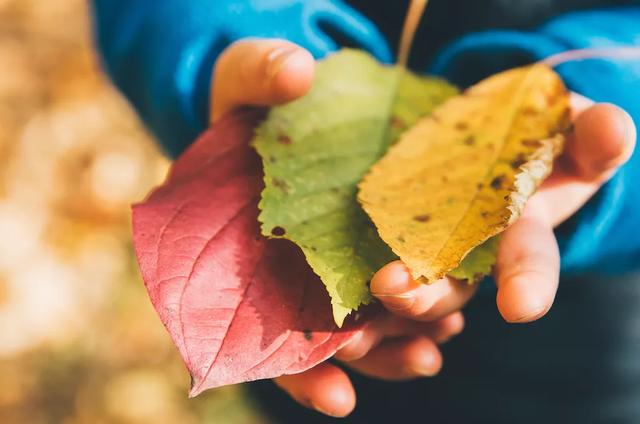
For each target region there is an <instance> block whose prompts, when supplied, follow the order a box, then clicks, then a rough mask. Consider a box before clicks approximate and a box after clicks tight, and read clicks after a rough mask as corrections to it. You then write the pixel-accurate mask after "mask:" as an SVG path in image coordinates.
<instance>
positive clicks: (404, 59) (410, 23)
mask: <svg viewBox="0 0 640 424" xmlns="http://www.w3.org/2000/svg"><path fill="white" fill-rule="evenodd" d="M428 4H429V0H411V4H410V5H409V10H407V17H406V18H405V21H404V27H403V29H402V38H401V39H400V47H399V49H398V65H400V66H401V67H403V68H406V67H407V64H408V63H409V54H410V52H411V46H412V45H413V39H414V38H415V36H416V30H417V29H418V24H419V23H420V20H421V19H422V16H423V15H424V11H425V9H426V8H427V5H428Z"/></svg>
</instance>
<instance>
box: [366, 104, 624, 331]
mask: <svg viewBox="0 0 640 424" xmlns="http://www.w3.org/2000/svg"><path fill="white" fill-rule="evenodd" d="M572 106H573V113H574V130H573V132H572V134H570V136H569V138H568V140H567V145H566V148H565V152H564V154H563V155H562V156H561V157H560V158H559V159H558V160H557V162H556V164H555V168H554V172H553V174H552V175H551V176H550V177H549V179H548V180H547V181H545V183H544V184H543V185H542V187H541V188H540V190H539V191H538V192H537V193H536V194H535V195H534V196H533V197H532V198H531V199H530V201H529V202H528V203H527V207H526V209H525V212H524V214H523V216H522V218H521V219H520V220H519V221H517V222H516V223H515V224H514V225H513V226H512V227H511V228H509V229H508V230H507V231H505V233H504V234H503V236H502V239H501V241H500V246H499V251H498V261H497V264H496V271H495V279H496V283H497V286H498V294H497V304H498V309H499V310H500V313H501V314H502V316H503V318H504V319H505V320H506V321H508V322H511V323H526V322H531V321H534V320H537V319H539V318H541V317H542V316H544V315H545V314H546V313H547V312H548V311H549V309H550V308H551V305H552V304H553V300H554V298H555V294H556V291H557V289H558V281H559V274H560V254H559V251H558V245H557V243H556V239H555V236H554V234H553V228H554V227H555V226H557V225H559V224H561V223H562V222H564V221H565V220H566V219H568V218H569V217H571V216H572V215H573V214H574V213H575V212H576V211H578V210H579V209H580V208H581V207H582V206H583V205H584V204H585V203H586V202H587V201H588V200H589V199H590V198H591V197H592V196H593V195H594V194H595V193H596V192H597V191H598V189H599V188H600V187H601V186H602V184H604V183H605V182H606V181H607V180H608V179H609V178H610V177H611V176H612V175H613V174H614V172H615V171H616V169H617V168H619V167H620V166H621V165H622V164H624V163H625V162H626V161H627V160H628V159H629V158H630V157H631V154H632V152H633V149H634V146H635V140H636V129H635V126H634V123H633V120H632V119H631V117H630V116H629V115H628V114H627V113H626V112H624V111H623V110H621V109H620V108H618V107H616V106H613V105H610V104H600V105H594V104H593V102H591V101H590V100H588V99H586V98H584V97H582V96H579V95H575V94H574V95H573V97H572ZM371 290H372V292H373V294H374V295H375V296H377V297H378V298H379V299H380V300H381V301H382V303H383V304H384V305H385V307H386V308H387V309H388V310H390V311H393V312H395V313H397V314H398V315H400V316H404V317H407V318H410V319H419V320H427V321H428V320H432V319H437V318H439V317H442V316H444V315H446V314H450V313H452V312H453V311H456V310H459V309H461V308H462V307H463V306H464V304H465V303H466V302H467V301H468V300H469V299H470V297H471V295H472V291H471V290H470V289H469V288H468V287H467V285H465V284H460V283H458V282H457V281H454V280H453V279H450V278H445V279H443V280H440V281H438V282H436V283H434V284H432V285H428V286H427V285H421V284H418V283H416V282H414V281H413V280H412V279H411V277H410V275H409V273H408V271H407V270H406V269H405V268H404V266H403V265H402V264H401V263H400V262H393V263H391V264H389V265H387V266H386V267H384V268H383V269H382V270H381V271H380V272H378V274H377V276H376V278H375V279H374V281H373V282H372V284H371Z"/></svg>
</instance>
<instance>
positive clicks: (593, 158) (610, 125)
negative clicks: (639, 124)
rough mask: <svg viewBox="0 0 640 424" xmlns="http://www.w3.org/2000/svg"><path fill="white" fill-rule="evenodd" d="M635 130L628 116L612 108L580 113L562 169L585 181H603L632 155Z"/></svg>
mask: <svg viewBox="0 0 640 424" xmlns="http://www.w3.org/2000/svg"><path fill="white" fill-rule="evenodd" d="M635 141H636V128H635V125H634V122H633V119H632V118H631V116H630V115H629V114H628V113H627V112H625V111H624V110H622V109H620V108H619V107H617V106H615V105H612V104H599V105H595V106H592V107H590V108H589V109H587V110H586V111H584V112H583V113H581V114H580V115H579V116H578V117H577V119H576V121H575V129H574V133H573V135H572V136H571V137H569V139H568V140H567V145H566V150H565V155H564V158H565V160H566V163H565V166H568V167H570V168H571V170H572V171H574V173H575V174H576V176H577V177H579V178H581V179H583V180H586V181H596V182H601V181H603V180H606V179H607V178H608V177H609V176H610V175H611V173H612V171H614V170H615V169H616V168H618V167H619V166H620V165H622V164H623V163H624V162H626V161H627V160H628V159H629V158H630V157H631V153H632V152H633V148H634V146H635Z"/></svg>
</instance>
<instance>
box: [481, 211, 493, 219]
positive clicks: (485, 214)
mask: <svg viewBox="0 0 640 424" xmlns="http://www.w3.org/2000/svg"><path fill="white" fill-rule="evenodd" d="M480 216H481V217H483V218H489V216H491V214H490V213H489V212H487V211H482V212H480Z"/></svg>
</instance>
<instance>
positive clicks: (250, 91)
mask: <svg viewBox="0 0 640 424" xmlns="http://www.w3.org/2000/svg"><path fill="white" fill-rule="evenodd" d="M314 71H315V61H314V59H313V57H312V56H311V54H310V53H309V52H308V51H306V50H305V49H303V48H302V47H299V46H297V45H295V44H293V43H291V42H289V41H285V40H274V39H246V40H242V41H238V42H236V43H234V44H232V45H231V46H229V47H228V48H227V49H226V50H225V51H224V52H223V53H222V54H221V55H220V57H219V58H218V60H217V62H216V66H215V70H214V76H213V84H212V93H211V110H212V112H211V119H212V121H213V120H215V119H217V118H219V117H220V116H222V115H223V114H225V113H226V112H228V111H230V110H232V109H235V108H237V107H239V106H245V105H253V106H271V105H276V104H282V103H286V102H289V101H291V100H294V99H297V98H298V97H300V96H303V95H304V94H305V93H307V91H309V89H310V88H311V84H312V82H313V76H314Z"/></svg>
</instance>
